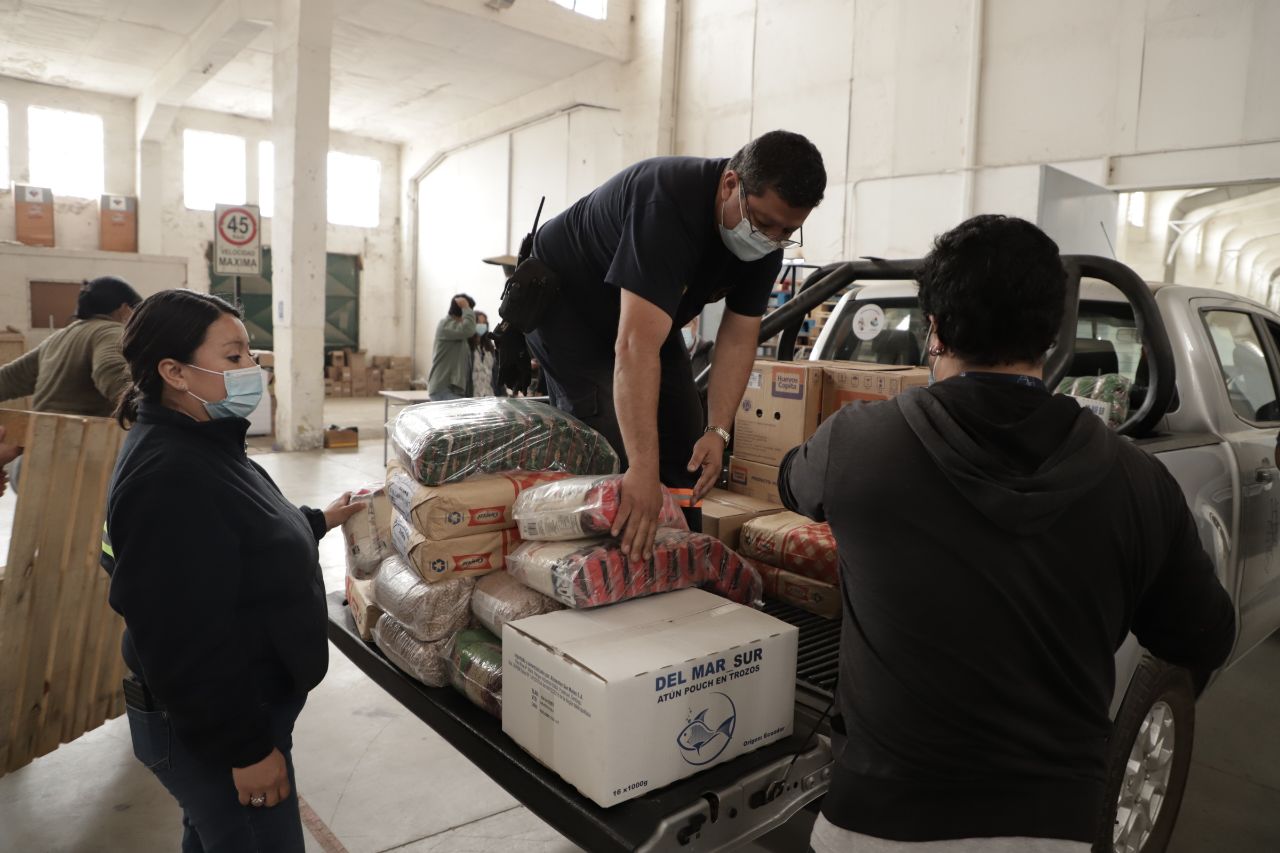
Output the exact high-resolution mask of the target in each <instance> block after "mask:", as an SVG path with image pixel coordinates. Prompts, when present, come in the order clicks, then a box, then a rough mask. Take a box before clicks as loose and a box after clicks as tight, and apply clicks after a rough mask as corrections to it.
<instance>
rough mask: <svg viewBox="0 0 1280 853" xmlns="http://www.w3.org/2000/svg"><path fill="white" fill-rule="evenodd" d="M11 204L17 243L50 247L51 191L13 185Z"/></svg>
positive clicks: (51, 231)
mask: <svg viewBox="0 0 1280 853" xmlns="http://www.w3.org/2000/svg"><path fill="white" fill-rule="evenodd" d="M13 202H14V214H15V216H14V230H15V231H16V232H17V237H18V242H19V243H25V244H27V245H28V246H52V245H53V244H54V241H53V190H50V189H48V188H46V187H31V186H27V185H25V184H14V185H13Z"/></svg>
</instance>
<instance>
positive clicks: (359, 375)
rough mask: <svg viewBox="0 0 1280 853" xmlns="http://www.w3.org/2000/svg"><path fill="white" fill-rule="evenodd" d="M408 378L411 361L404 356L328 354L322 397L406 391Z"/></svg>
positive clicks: (408, 384) (337, 351)
mask: <svg viewBox="0 0 1280 853" xmlns="http://www.w3.org/2000/svg"><path fill="white" fill-rule="evenodd" d="M412 374H413V360H412V359H410V358H409V357H408V356H398V355H375V356H370V355H367V354H366V353H365V352H364V350H358V351H357V350H350V349H343V350H335V351H333V352H331V353H329V367H328V369H327V370H326V371H325V379H324V395H325V396H326V397H376V396H378V392H379V391H407V390H409V387H410V383H411V381H412Z"/></svg>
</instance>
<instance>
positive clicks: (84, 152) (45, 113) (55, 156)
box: [6, 107, 106, 198]
mask: <svg viewBox="0 0 1280 853" xmlns="http://www.w3.org/2000/svg"><path fill="white" fill-rule="evenodd" d="M27 143H28V148H29V150H30V155H29V162H30V167H31V183H32V184H33V185H34V186H37V187H48V188H50V189H51V190H53V192H54V194H55V195H70V196H76V197H77V198H97V197H98V196H100V195H102V188H103V185H104V183H105V179H104V178H103V172H104V168H105V166H104V159H105V157H106V154H105V149H104V148H103V142H102V116H96V115H93V114H91V113H73V112H68V111H66V110H51V109H47V108H45V107H31V108H30V109H29V110H28V111H27ZM6 160H7V158H6ZM6 171H7V169H6Z"/></svg>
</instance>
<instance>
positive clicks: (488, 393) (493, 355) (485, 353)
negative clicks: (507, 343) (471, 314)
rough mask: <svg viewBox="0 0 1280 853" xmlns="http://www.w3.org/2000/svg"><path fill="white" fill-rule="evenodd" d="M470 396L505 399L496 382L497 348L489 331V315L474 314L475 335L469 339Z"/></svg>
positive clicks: (498, 383) (500, 384) (481, 312)
mask: <svg viewBox="0 0 1280 853" xmlns="http://www.w3.org/2000/svg"><path fill="white" fill-rule="evenodd" d="M471 396H473V397H505V396H506V392H505V389H504V388H503V387H502V383H500V382H499V381H498V346H497V342H496V340H495V339H494V337H493V332H490V331H489V315H487V314H485V313H484V312H483V311H477V312H476V334H475V337H473V338H472V339H471Z"/></svg>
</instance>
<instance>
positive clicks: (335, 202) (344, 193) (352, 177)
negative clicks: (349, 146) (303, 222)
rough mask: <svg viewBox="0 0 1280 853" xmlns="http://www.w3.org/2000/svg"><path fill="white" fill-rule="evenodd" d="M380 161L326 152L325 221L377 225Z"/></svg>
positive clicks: (380, 178)
mask: <svg viewBox="0 0 1280 853" xmlns="http://www.w3.org/2000/svg"><path fill="white" fill-rule="evenodd" d="M381 189H382V164H381V163H379V162H378V161H377V160H375V159H373V158H372V157H358V156H356V155H355V154H343V153H341V152H339V151H330V152H329V223H330V224H331V225H355V226H356V227H359V228H377V227H378V202H379V200H380V199H381V196H382V193H381Z"/></svg>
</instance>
